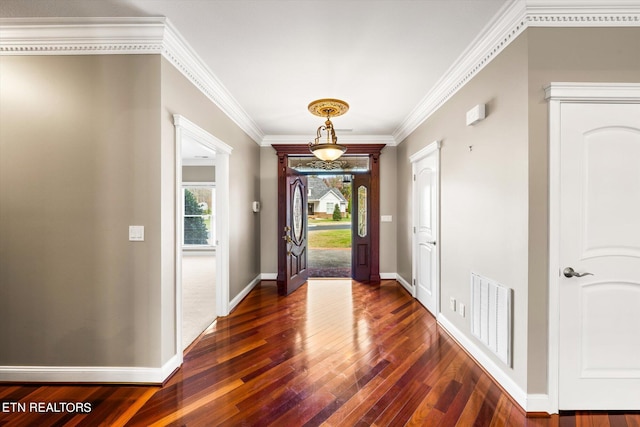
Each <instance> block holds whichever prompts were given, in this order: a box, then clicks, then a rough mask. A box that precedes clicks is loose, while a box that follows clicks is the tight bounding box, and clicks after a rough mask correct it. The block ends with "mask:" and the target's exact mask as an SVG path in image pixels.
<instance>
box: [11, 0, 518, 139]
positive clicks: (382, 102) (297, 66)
mask: <svg viewBox="0 0 640 427" xmlns="http://www.w3.org/2000/svg"><path fill="white" fill-rule="evenodd" d="M508 2H510V0H325V1H317V0H295V1H294V0H2V7H1V8H0V16H2V17H89V16H91V17H112V16H113V17H125V16H126V17H140V16H166V17H167V18H168V19H169V20H170V21H171V23H172V24H173V25H174V26H175V28H176V29H177V31H178V32H179V33H180V34H181V35H182V36H183V37H184V39H185V40H186V41H187V42H188V43H189V44H190V45H191V47H192V48H193V49H194V50H195V51H196V52H197V54H198V55H199V56H200V57H201V59H202V60H203V61H204V62H205V63H206V64H207V65H208V67H209V68H210V70H211V71H212V73H213V74H214V75H215V76H216V77H217V78H218V80H219V81H220V82H222V84H223V85H224V87H225V88H226V89H227V90H228V92H229V93H230V94H231V95H232V97H233V98H235V101H236V102H237V103H238V104H239V105H240V106H241V107H242V109H244V111H245V113H246V114H247V115H248V116H249V117H250V119H251V120H253V122H255V124H256V125H257V127H258V128H259V130H260V131H261V132H262V134H263V135H265V136H270V137H275V139H277V137H281V136H283V137H286V136H291V135H302V136H304V138H306V140H303V141H298V142H308V141H310V140H312V139H313V137H314V136H315V130H316V128H317V127H318V126H319V125H320V124H322V122H323V120H322V119H321V118H319V117H317V116H313V115H311V114H310V113H309V112H308V111H307V105H308V104H309V102H311V101H313V100H315V99H318V98H339V99H343V100H345V101H347V102H348V103H349V104H350V107H351V108H350V110H349V112H347V113H346V114H345V115H343V116H340V117H336V118H335V119H333V122H334V125H335V128H336V130H337V134H338V138H339V140H340V139H341V138H342V139H343V140H344V138H347V139H348V138H349V137H357V136H391V135H393V134H394V131H396V130H397V129H398V128H399V126H401V124H402V122H403V121H404V120H406V119H407V117H409V116H410V114H411V113H412V111H413V110H414V109H416V108H417V107H418V106H419V105H420V103H421V101H422V100H423V99H424V98H425V97H426V96H427V94H428V93H429V91H430V90H431V89H432V88H433V87H434V86H435V85H436V83H437V82H438V81H439V79H441V78H443V77H445V75H446V73H447V70H448V69H449V68H450V67H451V66H452V64H453V63H454V62H455V61H456V59H458V57H460V56H461V55H462V54H463V52H464V51H465V49H466V48H467V47H468V46H470V44H471V43H472V42H473V41H474V39H475V38H476V37H477V36H478V35H479V34H480V33H481V32H482V30H483V29H484V28H485V27H486V26H487V25H488V24H489V23H490V22H491V21H492V19H493V18H494V17H495V16H496V15H497V14H498V13H499V12H500V11H501V8H502V7H503V6H504V5H505V3H508Z"/></svg>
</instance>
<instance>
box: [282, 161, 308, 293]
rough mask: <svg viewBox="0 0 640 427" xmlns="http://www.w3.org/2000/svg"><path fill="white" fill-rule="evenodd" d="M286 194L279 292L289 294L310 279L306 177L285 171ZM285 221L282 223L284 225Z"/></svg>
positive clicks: (283, 196) (288, 169)
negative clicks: (308, 267)
mask: <svg viewBox="0 0 640 427" xmlns="http://www.w3.org/2000/svg"><path fill="white" fill-rule="evenodd" d="M282 172H283V176H282V177H281V179H282V180H283V181H284V185H283V187H284V193H285V194H284V195H279V196H281V197H279V200H281V203H280V205H279V213H278V218H279V222H280V227H279V228H280V230H282V235H281V236H280V241H279V242H278V277H277V284H278V293H279V294H280V295H289V294H290V293H291V292H293V291H295V290H296V289H298V288H299V287H300V286H302V284H303V283H305V282H306V281H307V279H308V269H307V215H306V206H307V177H306V176H303V175H300V174H299V173H297V172H296V171H295V170H293V169H290V168H286V167H285V168H283V171H282ZM282 220H284V221H283V222H281V221H282Z"/></svg>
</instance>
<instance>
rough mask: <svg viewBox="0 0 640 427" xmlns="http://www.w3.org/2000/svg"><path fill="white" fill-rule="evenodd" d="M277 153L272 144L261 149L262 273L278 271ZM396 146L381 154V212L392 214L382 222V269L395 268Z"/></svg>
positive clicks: (389, 270) (392, 270)
mask: <svg viewBox="0 0 640 427" xmlns="http://www.w3.org/2000/svg"><path fill="white" fill-rule="evenodd" d="M277 165H278V157H277V156H276V152H275V150H274V149H273V148H272V147H262V148H261V149H260V196H261V199H262V200H261V203H262V207H261V211H260V223H261V230H262V231H261V238H260V252H261V260H260V268H261V271H262V273H267V274H276V273H277V272H278V259H277V250H276V249H277V247H278V239H279V235H278V230H277V229H276V225H277V223H278V203H277V202H278V166H277ZM395 166H396V148H395V147H385V148H384V149H383V150H382V154H381V155H380V213H381V214H382V215H392V216H393V222H392V223H380V272H381V273H395V272H396V239H395V232H396V206H395V202H396V197H395V194H396V171H395Z"/></svg>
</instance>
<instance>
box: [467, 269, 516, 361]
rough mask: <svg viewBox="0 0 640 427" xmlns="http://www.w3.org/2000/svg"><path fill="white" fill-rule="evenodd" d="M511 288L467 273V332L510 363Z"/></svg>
mask: <svg viewBox="0 0 640 427" xmlns="http://www.w3.org/2000/svg"><path fill="white" fill-rule="evenodd" d="M512 295H513V290H512V289H509V288H506V287H504V286H502V285H500V284H498V283H496V282H494V281H493V280H490V279H487V278H486V277H482V276H480V275H478V274H475V273H471V333H472V334H473V335H474V336H475V337H477V338H478V339H479V340H480V341H482V342H483V343H484V344H485V345H486V346H487V347H488V348H489V349H490V350H491V351H492V352H493V353H495V354H496V356H498V358H499V359H500V360H502V361H503V362H504V363H506V364H507V365H508V366H511V352H512V351H511V301H512V298H513V297H512Z"/></svg>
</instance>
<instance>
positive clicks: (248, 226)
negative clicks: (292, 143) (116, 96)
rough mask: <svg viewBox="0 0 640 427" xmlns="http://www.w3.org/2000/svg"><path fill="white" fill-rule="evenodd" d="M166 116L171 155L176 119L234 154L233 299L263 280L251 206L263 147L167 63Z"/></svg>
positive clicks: (164, 125)
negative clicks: (258, 279)
mask: <svg viewBox="0 0 640 427" xmlns="http://www.w3.org/2000/svg"><path fill="white" fill-rule="evenodd" d="M161 114H162V129H163V144H164V145H165V146H166V147H167V154H168V155H169V154H170V153H169V148H171V149H173V145H174V144H175V135H174V132H175V131H174V126H173V114H181V115H183V116H185V117H186V118H187V119H188V120H190V121H191V122H193V123H195V124H196V125H198V126H200V127H201V128H203V129H205V130H206V131H208V132H209V133H211V134H212V135H213V136H215V137H216V138H218V139H219V140H221V141H223V142H224V143H226V144H228V145H230V146H231V147H232V148H233V152H232V153H231V156H230V162H229V169H230V175H229V182H230V194H231V197H230V205H229V212H230V217H231V227H230V229H229V239H230V248H229V260H230V266H229V281H230V283H229V297H230V299H233V298H234V297H235V296H237V295H238V294H239V293H240V292H241V291H242V290H243V289H244V288H245V287H246V286H247V285H249V283H251V281H252V280H254V279H255V278H256V277H257V276H258V275H259V274H260V214H255V213H253V211H252V210H251V203H252V202H253V201H254V200H260V147H259V146H258V145H257V144H256V143H255V142H254V141H253V140H252V139H251V138H250V137H249V136H248V135H247V134H246V133H244V131H242V129H240V128H239V127H238V126H237V125H236V124H235V123H234V122H233V121H232V120H231V119H230V118H229V117H227V116H226V115H225V114H224V113H223V112H222V111H221V110H220V109H219V108H218V107H217V106H216V105H214V104H213V103H212V102H211V101H210V100H209V99H208V98H206V97H205V96H204V95H203V94H202V93H201V92H200V91H199V90H197V89H196V87H195V86H193V85H192V84H191V83H190V82H189V81H188V80H187V79H186V78H185V77H184V76H183V75H182V74H181V73H180V72H179V71H178V70H176V69H175V67H173V66H172V65H171V64H170V63H169V62H168V61H166V60H164V59H163V60H162V112H161ZM171 159H172V161H174V155H173V154H171ZM172 188H173V187H171V191H173V189H172Z"/></svg>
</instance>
